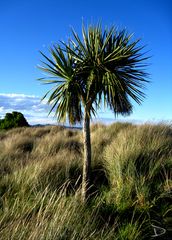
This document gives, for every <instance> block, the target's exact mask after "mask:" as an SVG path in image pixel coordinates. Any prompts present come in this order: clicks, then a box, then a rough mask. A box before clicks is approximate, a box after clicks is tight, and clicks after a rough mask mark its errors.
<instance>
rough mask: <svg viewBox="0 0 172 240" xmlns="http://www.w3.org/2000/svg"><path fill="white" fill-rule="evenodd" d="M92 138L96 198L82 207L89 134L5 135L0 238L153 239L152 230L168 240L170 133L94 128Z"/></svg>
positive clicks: (165, 129)
mask: <svg viewBox="0 0 172 240" xmlns="http://www.w3.org/2000/svg"><path fill="white" fill-rule="evenodd" d="M91 136H92V158H93V162H92V175H91V180H92V198H91V199H90V202H89V203H88V204H87V205H83V204H82V203H81V201H80V187H81V179H82V159H83V145H82V131H78V130H76V131H75V130H70V129H65V128H64V127H61V126H60V127H58V126H53V127H52V126H46V127H34V128H16V129H12V130H8V131H1V132H0V141H1V144H0V239H2V240H6V239H16V240H18V239H35V240H36V239H47V240H53V239H54V240H55V239H73V240H75V239H77V240H78V239H97V240H99V239H102V240H104V239H105V240H106V239H107V240H108V239H115V240H124V239H126V240H127V239H129V240H130V239H131V240H134V239H151V235H153V233H154V231H153V228H152V226H151V224H155V225H158V226H160V227H163V228H165V229H166V230H167V232H166V235H165V236H163V237H164V239H165V238H166V239H168V237H169V236H170V233H171V232H172V229H171V224H172V218H171V214H172V204H171V199H172V128H171V126H169V125H165V124H158V125H149V124H145V125H140V126H136V125H132V124H129V123H115V124H112V125H109V126H106V125H103V124H95V125H92V126H91ZM162 239H163V238H162ZM169 239H170V238H169Z"/></svg>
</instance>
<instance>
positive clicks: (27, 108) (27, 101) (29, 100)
mask: <svg viewBox="0 0 172 240" xmlns="http://www.w3.org/2000/svg"><path fill="white" fill-rule="evenodd" d="M12 111H19V112H22V113H23V114H24V116H25V117H26V118H27V120H28V122H29V123H30V124H38V123H40V124H47V123H50V124H52V123H56V120H55V118H53V117H52V116H50V117H48V112H49V106H48V105H47V104H46V101H41V98H40V97H38V96H34V95H25V94H14V93H10V94H6V93H0V117H1V118H2V117H4V115H5V114H6V113H7V112H12Z"/></svg>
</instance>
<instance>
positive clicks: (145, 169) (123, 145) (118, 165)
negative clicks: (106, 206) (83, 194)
mask: <svg viewBox="0 0 172 240" xmlns="http://www.w3.org/2000/svg"><path fill="white" fill-rule="evenodd" d="M104 166H105V168H106V171H107V175H108V179H109V182H110V186H111V187H110V191H109V193H108V194H109V195H108V197H107V198H108V201H110V202H113V203H114V204H115V206H116V207H117V209H118V211H123V212H125V211H126V212H127V211H128V209H132V208H135V209H137V210H138V211H140V212H144V213H145V214H147V213H149V214H148V216H149V217H148V218H149V220H150V221H153V220H157V221H158V223H159V224H160V225H161V226H163V224H165V214H166V212H165V211H164V212H163V213H162V209H163V208H164V206H166V207H165V208H166V209H168V210H169V212H171V210H172V205H171V203H170V202H171V197H172V195H171V191H172V185H171V176H172V175H171V174H172V128H171V127H170V126H167V125H163V124H161V125H149V124H145V125H142V126H137V127H134V128H130V129H128V128H126V129H124V130H123V131H120V132H119V133H118V135H117V137H116V138H115V139H114V140H113V141H112V142H111V144H110V145H108V146H107V148H106V150H105V162H104ZM170 209H171V210H170Z"/></svg>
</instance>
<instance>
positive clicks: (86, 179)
mask: <svg viewBox="0 0 172 240" xmlns="http://www.w3.org/2000/svg"><path fill="white" fill-rule="evenodd" d="M83 142H84V163H83V177H82V201H83V202H86V200H87V198H88V191H89V187H90V173H91V139H90V116H89V114H88V112H87V111H86V109H85V113H84V120H83Z"/></svg>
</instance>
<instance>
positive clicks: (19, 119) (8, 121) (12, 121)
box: [0, 112, 29, 129]
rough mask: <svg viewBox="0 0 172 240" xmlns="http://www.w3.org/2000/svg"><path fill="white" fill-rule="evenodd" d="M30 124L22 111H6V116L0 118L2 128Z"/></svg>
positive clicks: (0, 127)
mask: <svg viewBox="0 0 172 240" xmlns="http://www.w3.org/2000/svg"><path fill="white" fill-rule="evenodd" d="M28 126H29V124H28V122H27V121H26V119H25V118H24V116H23V114H22V113H20V112H12V113H6V115H5V118H4V119H1V120H0V129H10V128H15V127H28Z"/></svg>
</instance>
